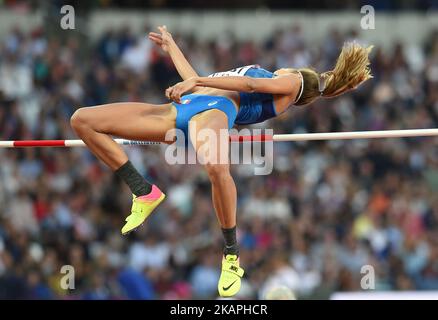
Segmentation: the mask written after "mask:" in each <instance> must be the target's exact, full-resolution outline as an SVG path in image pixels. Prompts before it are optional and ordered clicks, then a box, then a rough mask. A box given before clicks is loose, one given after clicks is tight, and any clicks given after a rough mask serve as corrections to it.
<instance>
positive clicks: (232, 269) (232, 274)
mask: <svg viewBox="0 0 438 320" xmlns="http://www.w3.org/2000/svg"><path fill="white" fill-rule="evenodd" d="M243 274H244V270H243V269H242V268H241V267H240V266H239V258H238V257H237V256H236V255H231V254H228V255H226V256H225V257H224V259H223V260H222V272H221V277H220V278H219V283H218V286H217V289H218V291H219V295H220V296H221V297H232V296H234V295H235V294H237V293H238V292H239V290H240V285H241V279H242V277H243Z"/></svg>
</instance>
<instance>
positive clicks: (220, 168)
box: [205, 164, 230, 181]
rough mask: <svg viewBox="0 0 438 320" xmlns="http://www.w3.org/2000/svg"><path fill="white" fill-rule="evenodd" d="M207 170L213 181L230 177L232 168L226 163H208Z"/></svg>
mask: <svg viewBox="0 0 438 320" xmlns="http://www.w3.org/2000/svg"><path fill="white" fill-rule="evenodd" d="M205 170H207V174H208V177H209V178H210V180H212V181H213V180H219V179H226V178H228V177H230V168H229V166H228V165H225V164H207V165H205Z"/></svg>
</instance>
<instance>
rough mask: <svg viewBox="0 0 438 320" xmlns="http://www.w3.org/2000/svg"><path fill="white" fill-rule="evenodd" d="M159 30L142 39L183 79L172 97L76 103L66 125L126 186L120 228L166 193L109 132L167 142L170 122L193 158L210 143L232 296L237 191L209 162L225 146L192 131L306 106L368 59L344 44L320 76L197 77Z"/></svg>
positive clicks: (244, 71)
mask: <svg viewBox="0 0 438 320" xmlns="http://www.w3.org/2000/svg"><path fill="white" fill-rule="evenodd" d="M158 29H159V31H160V33H154V32H151V33H149V39H150V40H151V41H153V42H154V43H155V44H157V45H158V46H160V47H161V48H162V50H164V51H165V52H167V53H168V54H169V55H170V57H171V59H172V61H173V63H174V64H175V67H176V69H177V71H178V73H179V74H180V76H181V78H182V79H183V81H182V82H179V83H177V84H176V85H174V86H172V87H170V88H168V89H167V90H166V92H165V94H166V97H167V98H168V99H169V100H172V102H171V103H166V104H162V105H152V104H147V103H133V102H132V103H131V102H126V103H125V102H123V103H112V104H105V105H101V106H95V107H86V108H80V109H78V110H77V111H76V112H75V113H74V114H73V116H72V117H71V126H72V128H73V129H74V130H75V132H76V133H77V135H78V136H79V137H80V138H81V139H82V140H83V141H84V142H85V143H86V145H87V146H88V148H89V149H90V151H91V152H92V153H93V154H94V155H95V156H96V157H98V158H99V159H100V160H102V161H103V162H104V163H105V164H106V165H107V166H108V167H109V168H110V169H111V170H113V171H114V172H115V174H116V175H118V176H119V177H120V178H121V179H122V180H123V181H124V182H125V183H126V184H127V185H128V186H129V188H130V190H131V191H132V194H133V204H132V210H131V214H130V215H129V216H128V217H127V218H126V224H125V225H124V226H123V228H122V230H121V232H122V234H127V233H129V232H130V231H132V230H134V229H135V228H137V227H138V226H140V225H141V224H142V223H143V222H144V221H145V219H146V218H147V217H148V216H149V215H150V214H151V212H152V211H153V210H154V209H155V208H156V207H157V206H158V205H159V204H160V203H161V202H162V201H163V199H164V198H165V195H164V193H163V192H162V191H161V190H160V189H159V188H158V187H157V186H155V185H152V184H150V183H149V182H148V181H146V180H145V179H144V177H143V176H142V175H141V174H140V173H139V172H138V171H137V170H136V169H135V168H134V166H133V165H132V163H131V162H130V161H129V159H128V157H127V155H126V153H125V152H124V151H123V149H122V148H121V147H120V146H119V145H118V144H117V143H116V142H115V141H114V140H113V138H112V136H117V137H121V138H125V139H134V140H147V141H158V142H166V139H165V137H166V133H167V132H168V131H169V130H174V129H175V128H177V129H180V130H182V131H183V132H184V133H185V137H186V143H187V141H191V142H192V143H193V142H196V143H193V144H194V146H195V150H196V152H198V156H199V150H200V149H201V148H202V150H208V149H209V148H210V149H211V150H210V152H204V153H203V154H202V157H204V159H203V160H204V161H203V163H205V165H204V167H205V170H206V172H207V174H208V177H209V179H210V182H211V187H212V198H213V206H214V209H215V211H216V215H217V218H218V220H219V223H220V226H221V228H222V232H223V236H224V241H225V246H224V255H223V259H222V272H221V276H220V279H219V283H218V291H219V294H220V296H223V297H231V296H234V295H235V294H236V293H237V292H238V291H239V290H240V286H241V278H242V276H243V273H244V271H243V269H242V268H241V267H240V265H239V259H238V257H239V249H238V244H237V241H236V197H237V192H236V186H235V184H234V181H233V178H232V177H231V175H230V168H229V164H227V163H216V162H217V161H214V160H213V159H219V158H220V157H219V156H218V155H219V153H224V152H226V155H228V152H229V145H228V144H226V146H223V145H222V146H217V145H216V143H215V144H214V145H213V143H211V145H209V144H210V141H203V140H202V141H200V139H198V138H197V132H199V130H202V129H205V128H208V129H209V130H213V131H214V132H215V133H216V134H217V135H218V136H219V132H220V131H223V130H224V129H225V130H228V129H230V128H232V127H233V125H234V124H252V123H259V122H263V121H265V120H267V119H270V118H274V117H276V116H278V115H280V114H281V113H283V112H285V111H286V110H288V109H289V108H290V107H291V106H294V105H295V106H302V105H307V104H310V103H312V102H314V101H315V100H317V99H319V98H321V97H324V98H331V97H335V96H338V95H340V94H343V93H345V92H347V91H349V90H352V89H355V88H356V87H357V86H359V85H360V84H361V83H363V82H364V81H366V80H368V79H370V78H371V74H370V69H369V64H370V62H369V57H368V56H369V53H370V51H371V47H369V48H364V47H362V46H360V45H359V44H356V43H348V44H345V45H344V47H343V48H342V51H341V53H340V56H339V58H338V61H337V62H336V66H335V68H334V69H333V70H332V71H328V72H325V73H322V74H319V73H317V72H316V71H314V70H313V69H310V68H303V69H292V68H291V69H279V70H277V71H275V72H269V71H267V70H265V69H262V68H260V67H259V66H256V65H253V66H246V67H241V68H236V69H233V70H230V71H227V72H219V73H215V74H213V75H211V76H209V77H201V76H199V75H198V74H197V73H196V71H195V70H194V69H193V68H192V67H191V65H190V64H189V62H188V61H187V60H186V59H185V57H184V55H183V53H182V52H181V50H180V49H179V48H178V46H177V44H176V43H175V42H174V40H173V38H172V36H171V34H170V33H169V32H168V31H167V29H166V27H165V26H162V27H158ZM186 93H191V94H187V95H185V94H186ZM209 155H210V156H209ZM209 157H211V159H209Z"/></svg>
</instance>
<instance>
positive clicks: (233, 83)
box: [166, 73, 301, 102]
mask: <svg viewBox="0 0 438 320" xmlns="http://www.w3.org/2000/svg"><path fill="white" fill-rule="evenodd" d="M300 85H301V79H300V78H299V75H298V74H293V73H292V74H287V75H281V76H278V77H275V78H251V77H245V76H244V77H238V76H237V77H236V76H231V77H193V78H189V79H187V80H185V81H183V82H180V83H177V84H176V85H174V86H173V87H170V88H169V89H167V90H166V96H167V97H168V98H169V99H171V100H174V101H176V102H180V98H181V95H183V94H184V93H185V92H188V91H192V90H193V88H195V87H210V88H216V89H223V90H231V91H238V92H260V93H271V94H284V95H292V94H297V93H298V90H299V87H300Z"/></svg>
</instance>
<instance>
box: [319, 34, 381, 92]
mask: <svg viewBox="0 0 438 320" xmlns="http://www.w3.org/2000/svg"><path fill="white" fill-rule="evenodd" d="M372 48H373V47H372V46H370V47H367V48H365V47H362V46H361V45H360V44H358V43H354V42H352V43H346V44H345V45H344V46H343V48H342V51H341V54H340V55H339V58H338V61H337V62H336V66H335V68H334V69H333V70H332V71H328V72H325V73H323V74H321V76H320V86H321V87H322V88H320V90H321V95H322V96H323V97H328V98H331V97H336V96H338V95H340V94H343V93H344V92H346V91H349V90H351V89H355V88H357V87H358V86H359V85H360V84H362V83H363V82H365V81H367V80H368V79H371V78H372V75H371V70H370V68H369V65H370V60H369V54H370V52H371V50H372Z"/></svg>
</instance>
